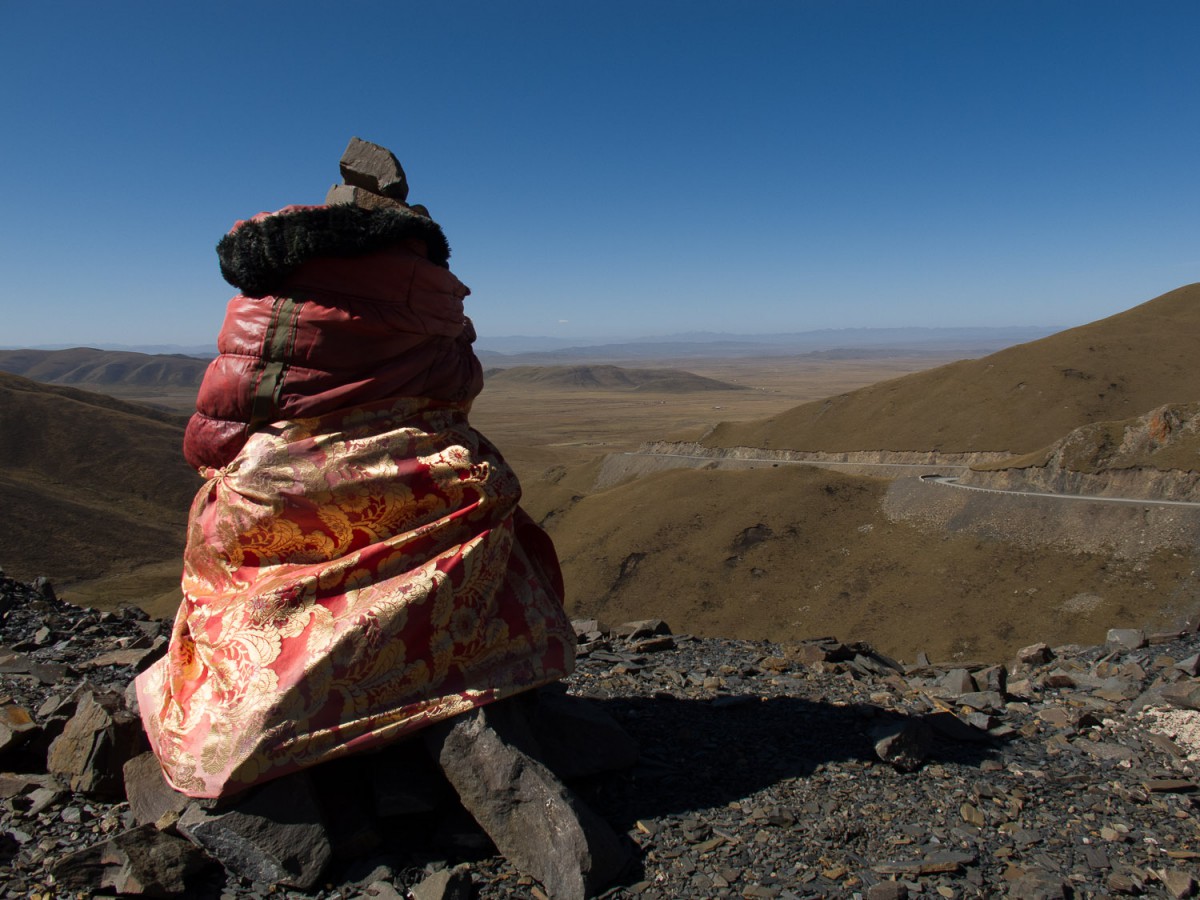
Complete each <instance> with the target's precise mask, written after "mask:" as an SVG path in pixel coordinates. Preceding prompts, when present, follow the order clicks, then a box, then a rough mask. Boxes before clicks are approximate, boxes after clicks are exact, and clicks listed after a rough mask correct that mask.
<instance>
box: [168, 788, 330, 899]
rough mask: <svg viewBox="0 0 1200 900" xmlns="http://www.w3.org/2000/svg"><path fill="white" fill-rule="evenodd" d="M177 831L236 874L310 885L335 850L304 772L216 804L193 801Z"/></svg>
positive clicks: (282, 883)
mask: <svg viewBox="0 0 1200 900" xmlns="http://www.w3.org/2000/svg"><path fill="white" fill-rule="evenodd" d="M177 827H178V829H179V831H180V832H181V833H182V834H183V835H184V837H186V838H187V839H188V840H190V841H191V842H192V843H194V844H196V845H197V846H198V847H200V848H201V849H203V850H204V851H205V852H206V853H208V855H209V856H211V857H212V858H213V859H215V860H217V861H218V862H219V863H221V865H223V866H224V867H225V868H226V869H228V870H229V871H230V872H232V873H233V874H235V875H237V876H239V877H241V878H246V879H249V880H250V881H257V882H262V883H266V884H280V885H286V886H288V887H295V888H300V889H301V890H307V889H308V888H311V887H313V886H314V885H315V884H316V883H317V881H318V880H319V879H320V877H321V873H322V872H323V871H324V870H325V866H326V865H327V864H328V862H329V860H330V858H331V857H332V855H333V851H332V848H331V847H330V844H329V838H328V836H327V835H326V833H325V826H324V823H323V822H322V820H321V814H320V811H319V809H318V808H317V803H316V799H315V798H314V796H313V792H312V788H311V785H310V784H309V780H308V777H307V775H306V774H305V773H303V772H300V773H296V774H294V775H289V776H287V777H284V778H279V779H276V780H275V781H271V782H268V783H267V784H265V785H263V786H262V787H259V788H257V789H254V790H253V791H251V792H250V793H249V794H247V795H246V796H245V797H242V798H238V799H237V800H235V801H234V802H233V803H229V804H222V805H221V806H220V807H219V808H217V809H211V810H210V809H205V808H204V805H203V804H202V803H199V802H195V801H193V802H192V803H190V804H189V805H188V807H187V809H186V810H184V813H183V815H182V816H180V817H179V822H178V824H177Z"/></svg>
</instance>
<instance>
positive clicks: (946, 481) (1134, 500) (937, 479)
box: [921, 466, 1200, 507]
mask: <svg viewBox="0 0 1200 900" xmlns="http://www.w3.org/2000/svg"><path fill="white" fill-rule="evenodd" d="M944 468H951V467H950V466H945V467H944ZM963 468H965V467H963ZM921 481H923V482H924V483H925V484H941V485H945V486H946V487H956V488H959V489H960V490H964V491H983V492H984V493H987V494H1016V495H1018V496H1021V497H1050V498H1051V499H1053V500H1087V501H1088V502H1090V503H1127V504H1133V505H1136V506H1190V507H1200V501H1196V500H1149V499H1146V498H1144V497H1100V496H1097V495H1096V494H1051V493H1048V492H1046V491H1006V490H1002V489H1001V488H989V487H980V486H979V485H974V484H959V483H958V479H957V478H952V477H950V476H948V475H922V476H921Z"/></svg>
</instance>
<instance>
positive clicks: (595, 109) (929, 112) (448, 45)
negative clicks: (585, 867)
mask: <svg viewBox="0 0 1200 900" xmlns="http://www.w3.org/2000/svg"><path fill="white" fill-rule="evenodd" d="M1198 35H1200V3H1197V2H1196V0H1179V2H1170V0H1166V2H1158V0H1144V2H1138V0H1124V2H1109V0H969V2H966V0H944V2H926V0H905V2H898V0H794V2H783V0H777V2H728V0H727V2H720V3H715V2H704V0H678V2H669V0H664V2H654V0H637V2H625V0H604V2H588V0H571V2H562V0H556V2H521V0H514V2H452V0H451V2H425V3H421V4H416V3H407V2H361V3H353V4H347V3H333V2H329V3H314V2H303V0H291V2H266V0H240V2H236V3H234V2H204V3H199V2H196V3H176V2H163V0H156V2H139V3H133V2H111V3H96V2H79V3H60V2H54V0H44V2H36V3H20V2H17V0H0V76H2V77H0V84H2V85H3V86H2V88H0V91H2V93H0V97H2V98H3V106H2V111H3V130H2V132H0V134H2V135H3V138H2V141H0V194H2V196H3V203H2V204H0V238H2V240H0V248H2V249H0V291H2V292H3V293H2V295H0V296H2V297H3V314H2V315H0V345H8V346H12V345H30V344H44V343H59V342H71V343H81V344H96V343H105V342H124V343H128V344H145V343H175V344H181V345H195V344H205V343H209V342H211V341H212V340H213V338H214V336H215V333H216V330H217V328H218V327H219V324H220V321H221V317H222V314H223V310H224V306H225V303H226V301H227V300H228V298H229V296H230V295H231V294H232V293H233V292H232V290H231V289H230V288H229V287H228V285H226V284H225V283H224V281H223V280H222V279H221V277H220V273H219V271H218V268H217V261H216V256H215V254H214V253H213V247H214V245H215V244H216V242H217V240H218V239H219V238H220V237H221V235H222V234H223V233H224V232H225V231H226V230H227V229H228V228H229V227H230V226H231V225H232V223H233V221H234V220H235V219H237V218H241V217H245V216H247V215H250V214H253V213H255V212H258V211H260V210H264V209H274V208H278V207H280V206H283V205H285V204H288V203H314V202H320V201H321V200H322V199H323V198H324V195H325V191H326V190H327V189H328V187H329V186H330V185H331V184H333V183H334V182H336V181H338V180H339V177H338V168H337V162H338V158H339V156H340V155H341V152H342V150H343V149H344V147H345V145H346V142H347V141H348V140H349V138H350V137H351V136H352V135H357V136H359V137H362V138H364V139H366V140H371V141H375V142H377V143H381V144H384V145H385V146H388V147H389V148H391V149H392V150H393V151H395V153H396V154H397V156H398V157H399V158H400V160H401V162H402V163H403V164H404V167H405V169H406V170H407V172H408V175H409V181H410V184H411V185H412V194H411V198H410V199H412V200H413V201H417V202H424V203H426V204H427V205H428V206H429V207H430V209H431V211H432V212H433V214H434V216H435V218H437V219H438V220H439V221H440V222H441V223H442V225H443V227H444V228H445V230H446V233H447V236H448V237H449V239H450V243H451V246H452V247H453V249H454V255H453V258H452V260H451V265H452V268H453V269H454V271H455V272H456V273H457V274H458V275H459V277H460V278H462V279H463V281H465V282H466V283H467V284H468V285H470V286H471V288H472V291H473V296H472V297H471V298H470V300H469V312H470V313H471V315H472V316H473V317H474V319H475V321H476V323H477V326H478V327H479V330H480V332H481V333H483V334H485V335H513V334H530V335H553V336H569V337H581V338H587V337H607V336H617V335H630V336H632V335H645V334H667V333H674V332H686V331H698V330H710V331H729V332H741V333H746V332H762V331H798V330H809V329H814V328H830V327H833V328H837V327H861V326H874V325H878V326H898V325H937V324H945V325H977V324H978V325H1063V326H1069V325H1075V324H1081V323H1083V322H1087V321H1092V320H1094V319H1098V318H1101V317H1103V316H1106V315H1109V314H1112V313H1115V312H1118V311H1120V310H1123V309H1127V308H1129V307H1131V306H1133V305H1136V304H1137V303H1140V302H1142V301H1143V300H1147V299H1149V298H1151V297H1153V296H1156V295H1157V294H1160V293H1162V292H1164V291H1167V290H1170V289H1172V288H1174V287H1177V286H1179V285H1182V284H1186V283H1189V282H1192V281H1196V280H1200V214H1198V212H1197V196H1198V191H1197V188H1198V187H1200V53H1197V50H1196V42H1197V37H1198Z"/></svg>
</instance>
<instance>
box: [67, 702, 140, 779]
mask: <svg viewBox="0 0 1200 900" xmlns="http://www.w3.org/2000/svg"><path fill="white" fill-rule="evenodd" d="M145 748H146V737H145V734H144V733H143V731H142V723H141V721H140V720H139V719H138V718H137V717H136V716H134V715H133V714H132V713H130V712H129V711H128V710H127V709H125V706H124V702H123V699H122V697H121V696H120V695H119V694H114V693H101V692H93V691H87V692H85V693H83V694H82V695H81V696H80V698H79V703H78V706H77V707H76V709H75V715H73V716H72V717H71V719H70V721H68V722H67V724H66V727H65V728H63V732H62V734H60V735H59V736H58V737H57V738H55V739H54V742H53V743H52V744H50V750H49V753H48V756H47V760H46V766H47V769H48V770H49V771H50V772H53V773H54V774H57V775H61V776H63V777H64V778H65V779H66V780H67V782H68V783H69V784H70V787H71V790H73V791H82V792H84V793H87V794H93V795H95V796H97V797H107V798H113V799H120V798H121V797H122V796H123V793H124V775H123V772H122V768H123V767H124V765H125V763H126V762H128V761H129V760H130V759H132V758H133V757H134V756H136V755H137V754H138V753H140V752H142V751H143V750H144V749H145Z"/></svg>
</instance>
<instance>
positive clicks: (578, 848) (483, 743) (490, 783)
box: [424, 700, 628, 900]
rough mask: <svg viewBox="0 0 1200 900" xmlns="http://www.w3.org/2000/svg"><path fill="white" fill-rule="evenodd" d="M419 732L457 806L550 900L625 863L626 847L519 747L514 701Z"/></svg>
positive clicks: (587, 889) (584, 888) (574, 893)
mask: <svg viewBox="0 0 1200 900" xmlns="http://www.w3.org/2000/svg"><path fill="white" fill-rule="evenodd" d="M424 734H425V742H426V746H427V747H428V748H429V750H430V752H431V753H432V754H433V756H434V758H435V759H436V760H437V762H438V764H439V766H441V769H442V771H443V772H444V773H445V775H446V777H447V779H448V780H449V781H450V784H451V785H453V787H454V789H455V791H457V792H458V796H459V799H460V800H461V801H462V804H463V806H464V807H466V809H467V810H468V811H469V812H470V813H471V815H472V816H474V818H475V820H476V821H477V822H478V823H479V824H480V825H481V826H482V827H483V830H484V831H485V832H487V834H488V837H490V838H491V839H492V841H493V843H495V845H496V847H497V849H498V850H499V851H500V852H501V853H503V854H504V856H505V857H507V858H508V860H509V862H511V863H512V864H513V865H514V866H515V867H516V868H517V869H518V870H520V871H521V872H523V873H524V874H526V875H529V876H530V877H532V878H535V879H536V880H537V881H539V882H541V884H542V885H543V887H545V889H546V892H547V894H548V895H549V896H551V897H553V898H555V900H583V898H585V897H589V896H592V895H594V894H595V893H596V892H597V891H599V889H601V888H602V887H604V886H605V885H606V884H608V883H609V882H610V881H611V880H612V879H614V878H615V877H616V876H617V875H618V874H619V873H620V871H621V870H622V869H623V868H624V867H625V864H626V862H627V861H628V853H627V851H626V849H625V848H624V847H623V846H622V844H621V842H620V841H619V840H618V838H617V836H616V835H615V834H614V833H613V831H612V829H611V828H610V827H609V826H608V824H607V823H606V822H604V821H603V820H602V819H601V818H600V817H599V816H597V815H596V814H595V813H594V812H592V811H591V810H590V809H588V808H587V807H586V806H584V805H583V803H582V802H581V801H580V800H579V799H578V798H577V797H575V796H574V795H573V794H572V793H571V792H570V791H569V790H568V789H567V787H566V786H565V785H564V784H563V783H562V782H561V781H559V780H558V778H557V777H555V775H554V774H553V773H552V772H551V771H550V770H549V769H548V768H546V767H545V766H544V765H542V764H541V763H540V762H538V761H537V760H536V759H534V758H533V757H532V756H530V754H529V753H528V752H526V748H529V749H532V748H534V746H535V742H534V739H533V736H532V735H531V733H530V731H529V726H528V723H527V722H526V721H525V719H524V716H523V715H522V713H521V711H520V707H519V706H518V705H517V704H516V703H514V702H512V701H511V700H510V701H501V702H500V703H493V704H491V705H489V706H485V707H481V708H479V709H475V710H472V711H471V712H469V713H464V714H463V715H460V716H456V717H455V718H453V719H451V720H449V721H447V722H442V723H439V724H438V725H435V726H433V727H431V728H429V729H426V731H425V733H424Z"/></svg>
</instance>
